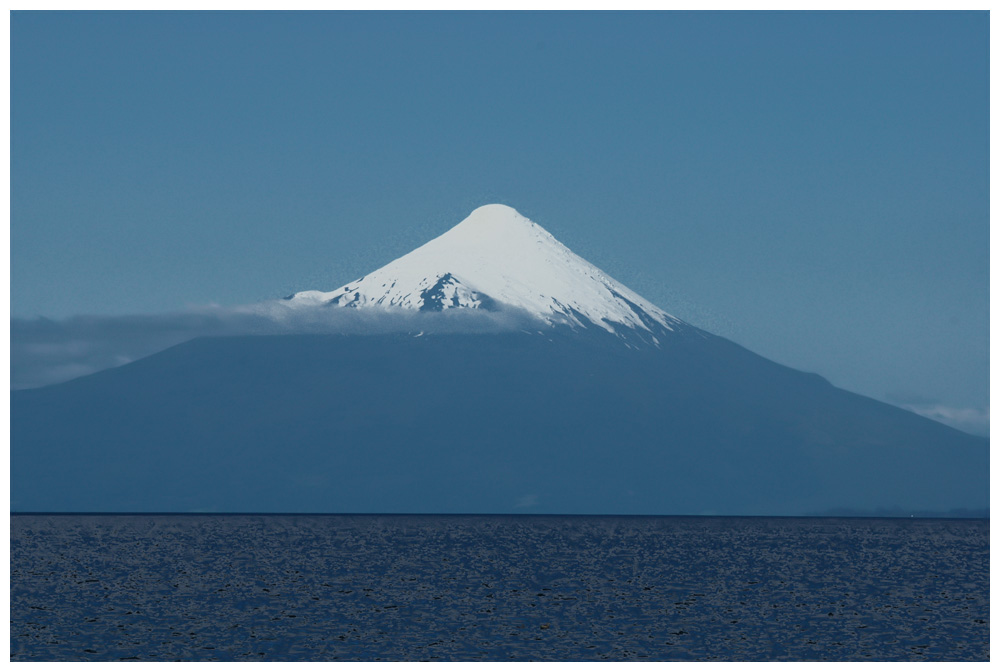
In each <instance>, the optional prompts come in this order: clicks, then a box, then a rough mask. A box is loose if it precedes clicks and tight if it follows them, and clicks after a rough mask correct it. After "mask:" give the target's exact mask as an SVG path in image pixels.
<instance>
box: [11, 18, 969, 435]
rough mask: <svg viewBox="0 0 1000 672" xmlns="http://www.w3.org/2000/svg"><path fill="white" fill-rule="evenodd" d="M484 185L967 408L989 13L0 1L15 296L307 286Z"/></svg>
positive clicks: (136, 305) (821, 367) (789, 336)
mask: <svg viewBox="0 0 1000 672" xmlns="http://www.w3.org/2000/svg"><path fill="white" fill-rule="evenodd" d="M492 202H499V203H505V204H507V205H510V206H512V207H514V208H516V209H517V210H519V211H520V212H521V213H522V214H524V215H525V216H527V217H529V218H531V219H532V220H534V221H536V222H538V223H539V224H540V225H542V226H543V227H545V228H546V229H547V230H549V231H550V232H551V233H552V234H553V235H554V236H555V237H556V238H558V239H559V240H560V241H562V242H563V243H564V244H566V245H567V246H568V247H570V249H572V250H573V251H574V252H576V253H577V254H579V255H581V256H583V257H584V258H586V259H588V260H589V261H591V262H592V263H594V264H596V265H597V266H599V267H601V268H602V269H604V270H605V271H606V272H608V273H609V274H610V275H612V276H613V277H615V278H616V279H617V280H619V281H621V282H623V283H625V284H626V285H627V286H629V287H631V288H632V289H633V290H635V291H636V292H638V293H639V294H641V295H643V296H645V297H646V298H648V299H649V300H651V301H653V302H654V303H656V304H657V305H659V306H661V307H662V308H663V309H665V310H666V311H668V312H670V313H672V314H674V315H676V316H677V317H680V318H681V319H685V320H687V321H689V322H692V323H693V324H695V325H697V326H700V327H703V328H705V329H707V330H709V331H712V332H714V333H717V334H719V335H722V336H726V337H728V338H730V339H732V340H734V341H736V342H738V343H740V344H741V345H744V346H746V347H748V348H750V349H751V350H754V351H755V352H758V353H760V354H762V355H764V356H766V357H769V358H771V359H773V360H775V361H778V362H781V363H783V364H787V365H790V366H793V367H795V368H800V369H804V370H808V371H814V372H817V373H820V374H821V375H823V376H825V377H826V378H828V379H829V380H830V381H831V382H833V383H834V384H836V385H838V386H841V387H844V388H846V389H849V390H852V391H856V392H859V393H862V394H866V395H868V396H872V397H875V398H877V399H883V400H889V401H892V402H894V403H899V404H909V405H916V406H925V407H932V406H933V407H940V408H941V409H943V410H942V411H941V412H942V413H947V412H955V413H960V412H972V413H976V412H980V411H982V412H985V411H986V409H988V407H989V15H988V13H987V12H966V13H948V12H919V13H918V12H912V13H911V12H893V13H888V12H866V13H856V12H838V13H774V12H768V13H672V12H671V13H599V14H597V13H589V14H588V13H504V14H497V13H466V14H461V13H421V14H410V13H370V14H365V13H217V12H208V13H202V12H198V13H183V12H182V13H158V12H143V13H119V12H101V13H60V12H13V13H12V15H11V232H10V238H11V314H12V318H19V319H20V318H35V317H38V316H42V317H46V318H51V319H56V320H62V319H65V318H69V317H71V316H76V315H105V316H120V315H137V314H156V313H166V312H171V311H173V312H176V311H183V310H184V309H185V308H187V307H190V306H204V305H206V304H213V303H216V304H221V305H224V306H230V305H238V304H246V303H252V302H256V301H261V300H266V299H273V298H278V297H281V296H283V295H287V294H290V293H292V292H294V291H299V290H304V289H323V290H329V289H333V288H335V287H337V286H339V285H341V284H343V283H345V282H348V281H350V280H353V279H355V278H357V277H359V276H361V275H364V274H365V273H367V272H369V271H371V270H374V269H375V268H377V267H379V266H382V265H384V264H385V263H387V262H389V261H391V260H393V259H395V258H397V257H399V256H401V255H403V254H405V253H406V252H408V251H410V250H411V249H413V248H414V247H417V246H418V245H420V244H422V243H424V242H426V241H427V240H429V239H430V238H432V237H434V236H436V235H439V234H441V233H443V232H444V231H446V230H447V229H448V228H450V227H451V226H453V225H454V224H456V223H458V222H459V221H460V220H461V219H463V218H464V217H465V216H466V215H467V214H468V213H469V212H470V211H471V210H473V209H474V208H476V207H478V206H479V205H483V204H485V203H492ZM108 324H117V323H116V322H114V321H113V320H112V321H109V322H108ZM983 417H985V416H983Z"/></svg>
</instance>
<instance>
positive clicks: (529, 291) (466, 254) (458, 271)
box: [286, 204, 683, 338]
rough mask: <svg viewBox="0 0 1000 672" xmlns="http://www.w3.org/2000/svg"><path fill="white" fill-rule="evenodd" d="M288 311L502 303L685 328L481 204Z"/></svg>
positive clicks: (537, 232) (586, 320) (655, 327)
mask: <svg viewBox="0 0 1000 672" xmlns="http://www.w3.org/2000/svg"><path fill="white" fill-rule="evenodd" d="M286 301H287V302H288V304H289V305H291V306H301V307H315V306H317V305H327V306H339V307H350V308H373V307H382V308H389V307H394V308H406V309H412V310H421V311H440V310H451V309H455V308H467V309H479V310H495V309H496V308H497V304H503V305H505V306H510V307H514V308H518V309H521V310H524V311H526V312H527V313H528V314H530V315H531V316H533V317H536V318H538V319H539V320H541V321H542V322H544V323H545V324H548V325H557V324H569V325H573V326H576V327H585V326H588V327H589V326H591V325H597V326H599V327H601V328H603V329H605V330H606V331H609V332H612V333H614V332H616V331H619V332H623V331H624V330H627V329H633V330H639V331H643V332H648V333H649V334H650V335H651V338H655V334H656V333H659V332H662V331H663V330H667V331H670V330H672V329H674V328H675V327H677V326H678V325H681V324H683V323H682V322H681V321H680V320H678V319H677V318H675V317H673V316H671V315H668V314H667V313H665V312H664V311H662V310H661V309H659V308H657V307H656V306H654V305H653V304H652V303H650V302H649V301H646V300H645V299H643V298H642V297H641V296H639V295H638V294H636V293H635V292H633V291H632V290H630V289H629V288H628V287H625V286H624V285H622V284H621V283H619V282H617V281H616V280H613V279H612V278H610V277H608V276H607V275H606V274H605V273H603V272H602V271H601V270H600V269H598V268H597V267H595V266H594V265H593V264H590V263H589V262H587V261H586V260H584V259H582V258H580V257H579V256H577V255H576V254H573V252H571V251H570V250H569V248H567V247H566V246H565V245H563V244H562V243H560V242H559V241H558V240H556V239H555V238H554V237H552V235H551V234H550V233H549V232H548V231H546V230H545V229H543V228H542V227H540V226H539V225H537V224H535V223H534V222H532V221H530V220H528V219H527V218H525V217H524V216H522V215H521V214H520V213H518V212H517V211H516V210H514V209H512V208H509V207H507V206H505V205H496V204H494V205H484V206H483V207H481V208H477V209H476V210H474V211H473V212H472V214H471V215H469V216H468V217H467V218H466V219H465V220H463V221H462V222H461V223H459V224H458V225H457V226H455V227H454V228H452V229H451V230H450V231H448V232H446V233H444V234H443V235H441V236H439V237H437V238H435V239H434V240H432V241H430V242H429V243H427V244H425V245H422V246H421V247H418V248H417V249H415V250H414V251H412V252H410V253H409V254H407V255H405V256H402V257H400V258H399V259H396V260H395V261H393V262H392V263H390V264H387V265H386V266H383V267H382V268H380V269H378V270H377V271H375V272H373V273H370V274H368V275H366V276H365V277H363V278H360V279H358V280H355V281H354V282H350V283H348V284H346V285H344V286H343V287H340V288H338V289H335V290H333V291H332V292H318V291H305V292H299V293H297V294H293V295H292V296H290V297H288V298H287V299H286Z"/></svg>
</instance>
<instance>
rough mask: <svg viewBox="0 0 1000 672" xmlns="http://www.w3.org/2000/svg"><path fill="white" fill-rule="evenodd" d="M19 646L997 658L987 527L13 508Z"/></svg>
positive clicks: (144, 653)
mask: <svg viewBox="0 0 1000 672" xmlns="http://www.w3.org/2000/svg"><path fill="white" fill-rule="evenodd" d="M10 635H11V659H12V660H28V659H37V660H119V659H139V660H709V659H719V660H788V659H797V660H867V659H874V660H922V659H929V660H989V524H988V521H982V520H920V519H863V518H854V519H849V518H825V519H818V518H812V519H810V518H671V517H589V516H259V515H227V516H214V515H212V516H208V515H206V516H170V515H162V516H148V515H135V516H113V515H100V516H97V515H92V516H78V515H66V516H61V515H60V516H55V515H45V516H36V515H15V516H12V517H11V632H10Z"/></svg>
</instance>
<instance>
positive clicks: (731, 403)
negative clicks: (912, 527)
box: [11, 330, 989, 515]
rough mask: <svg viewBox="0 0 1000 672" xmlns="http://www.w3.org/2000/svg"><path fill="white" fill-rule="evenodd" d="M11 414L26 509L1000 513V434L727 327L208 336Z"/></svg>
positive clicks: (20, 497)
mask: <svg viewBox="0 0 1000 672" xmlns="http://www.w3.org/2000/svg"><path fill="white" fill-rule="evenodd" d="M602 333H603V332H602ZM11 410H12V433H11V440H12V453H11V474H12V478H11V497H12V505H13V507H14V509H15V510H21V511H24V510H64V511H65V510H69V511H73V510H75V511H81V510H84V511H89V510H102V511H190V510H216V511H260V510H264V511H275V512H278V511H287V512H295V511H298V512H424V513H463V512H464V513H473V512H536V513H537V512H548V513H636V514H698V513H706V512H714V513H718V514H734V515H800V514H808V513H815V512H821V511H826V510H830V509H833V508H838V507H849V508H853V509H869V510H874V509H879V508H897V509H899V510H902V511H928V510H931V511H947V510H950V509H956V508H969V509H985V508H986V507H987V506H988V493H989V480H988V479H989V477H988V442H987V441H986V440H984V439H979V438H977V437H972V436H969V435H966V434H963V433H961V432H958V431H956V430H953V429H951V428H948V427H945V426H944V425H940V424H938V423H934V422H932V421H930V420H927V419H925V418H922V417H919V416H917V415H914V414H912V413H908V412H906V411H902V410H900V409H897V408H894V407H891V406H888V405H886V404H882V403H879V402H876V401H873V400H870V399H866V398H864V397H860V396H858V395H854V394H851V393H848V392H844V391H842V390H838V389H836V388H834V387H832V386H831V385H829V384H828V383H827V382H826V381H824V380H823V379H821V378H819V377H818V376H815V375H810V374H803V373H800V372H797V371H794V370H791V369H788V368H785V367H782V366H779V365H777V364H774V363H773V362H769V361H768V360H765V359H763V358H761V357H758V356H756V355H753V354H752V353H750V352H748V351H746V350H744V349H743V348H740V347H739V346H737V345H735V344H733V343H730V342H729V341H726V340H725V339H721V338H717V337H712V336H709V335H704V336H703V337H678V338H677V339H675V340H674V341H673V342H672V343H671V347H669V348H668V347H663V348H645V349H629V348H623V347H621V346H620V344H619V343H618V341H617V339H615V338H614V337H612V336H610V335H606V336H603V337H601V336H599V335H598V336H594V335H591V336H590V337H586V336H582V335H580V334H574V333H570V332H568V330H560V331H555V332H552V333H549V334H546V335H539V334H534V335H528V334H493V335H476V336H466V335H451V336H424V337H421V338H413V337H408V336H402V335H393V336H280V337H240V338H217V339H197V340H195V341H190V342H188V343H186V344H183V345H180V346H177V347H175V348H172V349H170V350H168V351H165V352H162V353H160V354H158V355H154V356H152V357H149V358H146V359H144V360H140V361H138V362H135V363H133V364H129V365H126V366H123V367H120V368H118V369H112V370H108V371H104V372H101V373H98V374H95V375H92V376H88V377H85V378H80V379H77V380H75V381H70V382H68V383H64V384H61V385H55V386H51V387H48V388H41V389H36V390H24V391H18V392H14V393H13V395H12V406H11Z"/></svg>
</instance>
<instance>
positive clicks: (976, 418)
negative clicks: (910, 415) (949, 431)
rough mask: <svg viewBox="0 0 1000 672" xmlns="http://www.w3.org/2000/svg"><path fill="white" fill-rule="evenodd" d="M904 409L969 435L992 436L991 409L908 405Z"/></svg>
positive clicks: (940, 405)
mask: <svg viewBox="0 0 1000 672" xmlns="http://www.w3.org/2000/svg"><path fill="white" fill-rule="evenodd" d="M902 407H903V408H905V409H906V410H908V411H913V412H914V413H917V414H919V415H922V416H924V417H926V418H930V419H931V420H937V421H938V422H940V423H942V424H944V425H948V426H949V427H954V428H955V429H960V430H962V431H963V432H968V433H969V434H975V435H976V436H989V435H990V409H989V408H955V407H953V406H944V405H942V404H906V405H903V406H902Z"/></svg>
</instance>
